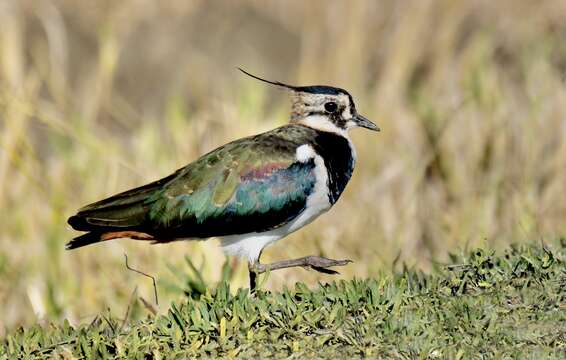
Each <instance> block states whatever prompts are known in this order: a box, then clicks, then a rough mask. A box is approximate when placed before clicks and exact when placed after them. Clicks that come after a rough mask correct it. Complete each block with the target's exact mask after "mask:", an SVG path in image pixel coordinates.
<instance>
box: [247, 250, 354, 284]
mask: <svg viewBox="0 0 566 360" xmlns="http://www.w3.org/2000/svg"><path fill="white" fill-rule="evenodd" d="M351 262H352V260H334V259H328V258H325V257H322V256H305V257H302V258H299V259H292V260H283V261H277V262H274V263H271V264H260V263H259V262H257V263H256V264H254V265H253V268H254V270H255V274H254V275H257V274H262V273H264V272H266V271H268V270H269V271H273V270H278V269H285V268H291V267H297V266H300V267H304V268H311V269H313V270H316V271H318V272H321V273H325V274H332V275H334V274H339V272H338V271H336V270H332V269H329V268H330V267H333V266H344V265H348V264H349V263H351ZM251 279H252V277H251V270H250V284H251ZM254 281H255V278H254Z"/></svg>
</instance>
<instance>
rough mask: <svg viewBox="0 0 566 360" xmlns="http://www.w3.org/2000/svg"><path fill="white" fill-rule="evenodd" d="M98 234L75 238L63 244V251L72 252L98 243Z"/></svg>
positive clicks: (92, 233)
mask: <svg viewBox="0 0 566 360" xmlns="http://www.w3.org/2000/svg"><path fill="white" fill-rule="evenodd" d="M100 236H101V234H100V233H96V232H89V233H86V234H83V235H81V236H77V237H76V238H74V239H73V240H71V241H69V242H68V243H66V244H65V250H73V249H76V248H80V247H83V246H87V245H90V244H95V243H97V242H100Z"/></svg>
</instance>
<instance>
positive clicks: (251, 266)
mask: <svg viewBox="0 0 566 360" xmlns="http://www.w3.org/2000/svg"><path fill="white" fill-rule="evenodd" d="M256 266H257V265H256V263H251V262H250V263H248V271H249V274H250V292H252V293H253V292H255V288H256V286H257V274H258V273H257V271H256Z"/></svg>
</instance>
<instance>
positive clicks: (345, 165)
mask: <svg viewBox="0 0 566 360" xmlns="http://www.w3.org/2000/svg"><path fill="white" fill-rule="evenodd" d="M316 132H317V135H316V137H315V138H314V139H313V144H312V146H313V148H314V150H315V151H316V153H317V154H319V155H320V156H321V157H322V159H323V160H324V165H325V166H326V169H327V171H328V190H329V191H328V199H329V201H330V203H331V204H334V203H336V201H338V199H339V198H340V195H342V192H343V191H344V189H345V188H346V184H348V181H350V178H351V177H352V172H353V171H354V157H353V154H352V149H351V148H350V144H349V143H348V140H347V139H346V138H345V137H343V136H340V135H338V134H334V133H331V132H327V131H318V130H317V131H316Z"/></svg>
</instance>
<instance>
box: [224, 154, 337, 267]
mask: <svg viewBox="0 0 566 360" xmlns="http://www.w3.org/2000/svg"><path fill="white" fill-rule="evenodd" d="M312 158H314V164H315V168H314V170H315V176H316V182H315V185H314V189H313V192H312V193H311V194H310V195H309V197H308V198H307V202H306V206H305V210H303V212H301V213H300V214H299V215H298V216H297V217H296V218H294V219H293V220H292V221H290V222H288V223H287V224H285V225H283V226H281V227H279V228H277V229H274V230H270V231H266V232H261V233H248V234H241V235H230V236H224V237H223V238H222V239H221V244H222V248H223V250H224V252H225V253H226V254H228V255H236V256H239V257H241V258H244V259H247V260H248V261H249V262H251V263H254V262H257V261H258V259H259V256H260V255H261V251H262V250H263V248H265V247H266V246H268V245H270V244H273V243H274V242H276V241H277V240H279V239H281V238H284V237H285V236H287V235H289V234H290V233H292V232H294V231H297V230H299V229H300V228H302V227H303V226H305V225H307V224H309V223H311V222H312V221H313V220H314V219H316V218H317V217H318V216H320V215H321V214H323V213H325V212H326V211H328V209H330V207H331V204H330V201H329V199H328V172H327V170H326V166H324V160H323V159H322V158H321V157H320V156H318V155H316V153H315V152H314V150H313V149H312V148H311V147H310V146H309V145H302V146H300V147H299V148H298V149H297V160H299V161H301V162H305V161H309V160H310V159H312Z"/></svg>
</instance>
